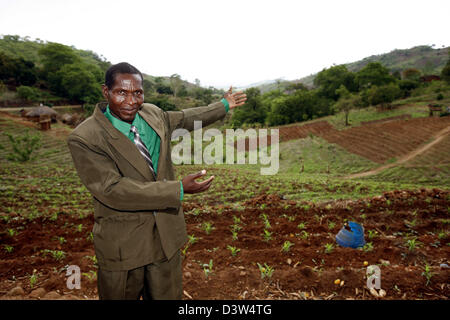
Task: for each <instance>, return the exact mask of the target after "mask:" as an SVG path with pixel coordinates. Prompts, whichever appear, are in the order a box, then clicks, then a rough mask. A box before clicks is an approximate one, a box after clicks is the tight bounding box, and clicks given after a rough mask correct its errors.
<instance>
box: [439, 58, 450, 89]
mask: <svg viewBox="0 0 450 320" xmlns="http://www.w3.org/2000/svg"><path fill="white" fill-rule="evenodd" d="M441 78H442V79H443V80H445V81H446V82H447V83H450V50H449V51H448V61H447V64H446V65H445V67H444V68H443V69H442V71H441Z"/></svg>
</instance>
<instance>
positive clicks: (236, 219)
mask: <svg viewBox="0 0 450 320" xmlns="http://www.w3.org/2000/svg"><path fill="white" fill-rule="evenodd" d="M233 222H234V224H235V225H237V224H239V223H241V218H238V217H236V216H233Z"/></svg>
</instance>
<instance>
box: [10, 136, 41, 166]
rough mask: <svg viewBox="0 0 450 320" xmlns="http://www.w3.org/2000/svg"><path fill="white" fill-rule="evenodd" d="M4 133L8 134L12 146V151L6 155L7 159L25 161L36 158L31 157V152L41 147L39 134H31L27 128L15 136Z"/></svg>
mask: <svg viewBox="0 0 450 320" xmlns="http://www.w3.org/2000/svg"><path fill="white" fill-rule="evenodd" d="M5 135H6V136H8V138H9V141H10V143H11V146H12V153H10V154H9V155H8V156H7V158H8V160H10V161H19V162H26V161H29V160H34V159H35V158H36V156H34V157H32V156H31V154H32V153H33V152H34V151H35V150H38V149H39V148H40V147H41V145H42V143H41V139H42V136H41V134H33V135H31V134H30V132H29V130H28V131H26V132H25V134H24V135H21V136H17V137H14V136H13V135H12V134H10V133H5Z"/></svg>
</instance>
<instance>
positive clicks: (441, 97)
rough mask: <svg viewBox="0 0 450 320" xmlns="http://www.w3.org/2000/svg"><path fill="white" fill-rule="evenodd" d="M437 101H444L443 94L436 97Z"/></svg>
mask: <svg viewBox="0 0 450 320" xmlns="http://www.w3.org/2000/svg"><path fill="white" fill-rule="evenodd" d="M436 99H437V100H442V99H444V96H443V95H442V93H439V94H438V95H437V97H436Z"/></svg>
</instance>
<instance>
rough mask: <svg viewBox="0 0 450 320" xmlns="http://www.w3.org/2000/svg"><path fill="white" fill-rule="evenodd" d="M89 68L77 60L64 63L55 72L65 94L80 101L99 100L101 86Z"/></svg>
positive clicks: (94, 101)
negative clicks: (71, 62) (76, 61)
mask: <svg viewBox="0 0 450 320" xmlns="http://www.w3.org/2000/svg"><path fill="white" fill-rule="evenodd" d="M91 69H92V68H91V67H89V66H88V65H86V64H85V63H81V62H78V63H73V64H66V65H64V66H63V67H62V68H61V70H59V71H58V72H57V73H56V75H57V76H58V78H59V79H61V88H62V89H63V90H64V93H65V96H67V97H68V98H70V99H71V100H74V101H77V102H81V103H90V104H95V103H97V102H98V101H99V100H101V96H102V95H101V87H100V84H99V82H98V80H97V78H96V77H95V75H94V73H92V72H91Z"/></svg>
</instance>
